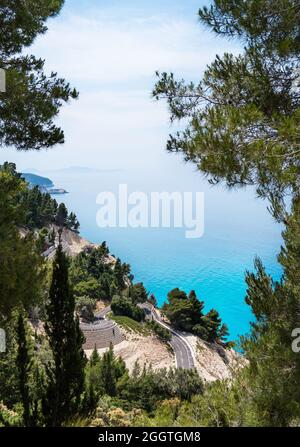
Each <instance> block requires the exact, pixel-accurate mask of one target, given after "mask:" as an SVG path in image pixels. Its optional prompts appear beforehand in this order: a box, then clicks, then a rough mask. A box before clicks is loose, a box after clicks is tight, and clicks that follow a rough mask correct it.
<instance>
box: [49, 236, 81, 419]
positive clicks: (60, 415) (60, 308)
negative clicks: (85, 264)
mask: <svg viewBox="0 0 300 447" xmlns="http://www.w3.org/2000/svg"><path fill="white" fill-rule="evenodd" d="M46 311H47V319H46V323H45V330H46V334H47V336H48V338H49V344H50V348H51V351H52V354H53V365H52V366H51V365H50V366H48V376H49V385H48V389H47V394H46V399H45V402H44V415H45V419H46V421H47V424H48V425H51V426H60V425H62V423H63V422H65V421H66V420H68V418H70V417H71V416H72V415H73V414H76V413H77V412H78V410H79V404H80V396H81V393H82V391H83V387H84V368H85V364H86V358H85V354H84V351H83V349H82V344H83V341H84V337H83V334H82V332H81V330H80V327H79V319H78V317H75V316H74V314H75V300H74V296H73V294H72V291H71V289H70V285H69V280H68V261H67V258H66V256H65V254H64V253H63V250H62V247H61V244H59V246H58V249H57V252H56V256H55V260H54V263H53V275H52V283H51V287H50V292H49V302H48V304H47V308H46Z"/></svg>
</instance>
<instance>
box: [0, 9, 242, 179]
mask: <svg viewBox="0 0 300 447" xmlns="http://www.w3.org/2000/svg"><path fill="white" fill-rule="evenodd" d="M203 4H207V1H203V0H184V1H182V0H160V1H158V0H151V1H150V0H69V1H66V4H65V7H64V8H63V11H62V13H61V15H60V16H59V17H57V18H55V19H51V20H50V21H49V22H48V26H49V30H48V33H47V34H46V35H45V36H42V37H39V38H38V39H37V40H36V42H35V44H34V45H33V46H32V47H31V48H30V49H29V50H28V52H31V53H33V54H35V55H36V56H40V57H43V58H45V59H46V62H47V63H46V69H47V71H50V70H54V71H57V72H58V73H59V75H61V76H63V77H65V78H66V79H67V80H68V81H70V83H71V84H72V85H73V86H75V87H76V88H77V89H78V90H79V92H80V97H79V99H78V100H77V101H73V102H72V103H70V105H67V106H64V107H63V109H62V110H61V112H60V115H59V118H58V122H59V124H60V125H61V126H62V127H63V128H64V130H65V135H66V143H65V144H64V145H63V146H62V145H59V146H57V147H55V148H53V149H50V150H48V151H41V152H32V151H31V152H27V153H26V152H16V151H15V150H13V149H0V162H3V161H4V160H9V161H14V162H16V163H17V167H18V169H19V170H23V169H26V168H34V169H38V170H41V171H43V170H49V169H57V168H63V167H67V166H90V167H98V168H108V169H109V168H127V167H129V166H130V167H136V168H137V169H138V168H139V166H145V164H147V166H149V167H150V168H153V167H155V166H156V165H157V164H158V163H160V164H169V163H174V161H173V160H174V157H173V160H171V156H170V155H168V154H167V153H166V152H165V143H166V139H167V136H168V134H169V133H170V131H171V130H172V129H171V128H170V124H169V120H168V113H167V109H166V106H165V104H163V103H157V102H155V101H154V100H153V99H152V98H151V95H150V92H151V90H152V88H153V85H154V83H155V74H154V73H155V71H156V70H160V71H173V72H174V73H176V74H177V75H178V76H179V77H185V78H187V79H192V80H198V79H199V78H200V77H201V72H202V71H203V69H204V68H205V66H206V64H208V63H209V62H211V61H212V60H213V59H214V57H215V55H216V54H217V53H218V54H222V53H223V52H225V51H231V52H236V51H237V46H236V45H235V44H234V43H233V42H227V41H226V40H223V39H220V38H216V37H215V36H214V35H212V34H211V33H210V32H209V31H208V30H206V29H205V27H203V26H202V25H200V24H199V21H198V17H197V11H198V8H199V6H201V5H203ZM176 163H181V158H180V159H178V158H177V159H176V161H175V164H176Z"/></svg>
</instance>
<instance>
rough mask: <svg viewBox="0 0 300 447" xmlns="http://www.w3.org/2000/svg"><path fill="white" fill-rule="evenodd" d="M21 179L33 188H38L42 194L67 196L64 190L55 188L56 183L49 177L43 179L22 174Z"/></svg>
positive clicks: (30, 174) (35, 175) (33, 175)
mask: <svg viewBox="0 0 300 447" xmlns="http://www.w3.org/2000/svg"><path fill="white" fill-rule="evenodd" d="M21 177H22V178H23V179H24V180H25V181H26V182H27V183H28V184H29V186H30V187H31V188H34V187H35V186H38V187H39V189H40V190H41V192H48V193H49V194H67V193H68V191H66V190H65V189H63V188H54V183H53V182H52V180H50V179H49V178H47V177H42V176H40V175H37V174H32V173H22V174H21Z"/></svg>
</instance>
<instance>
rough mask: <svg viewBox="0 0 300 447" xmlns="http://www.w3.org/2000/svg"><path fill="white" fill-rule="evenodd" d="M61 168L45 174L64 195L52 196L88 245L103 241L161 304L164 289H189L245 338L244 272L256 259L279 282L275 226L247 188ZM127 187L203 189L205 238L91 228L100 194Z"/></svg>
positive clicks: (181, 174) (186, 171) (185, 176)
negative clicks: (69, 213) (71, 215)
mask: <svg viewBox="0 0 300 447" xmlns="http://www.w3.org/2000/svg"><path fill="white" fill-rule="evenodd" d="M167 172H168V171H166V172H165V173H163V175H162V172H160V173H156V172H153V170H152V171H151V172H147V169H145V170H144V171H143V172H142V173H140V175H138V174H137V172H129V171H121V170H120V171H115V172H114V171H103V172H101V171H99V172H94V171H89V170H86V171H85V170H76V169H70V170H64V171H53V172H47V171H45V172H44V174H46V175H47V176H48V177H50V178H51V179H52V180H53V181H54V183H55V185H56V186H58V187H62V188H65V189H66V190H68V191H69V194H67V195H64V196H56V198H57V199H58V200H59V201H63V202H65V203H66V205H67V207H68V208H69V210H73V211H74V212H75V213H76V214H77V216H78V218H79V220H80V223H81V234H82V235H83V236H84V237H86V238H87V239H89V240H90V241H92V242H102V241H103V240H105V241H107V243H108V245H109V247H110V250H111V252H112V253H113V254H115V255H117V256H119V257H120V258H121V259H122V261H123V262H128V263H130V264H131V267H132V271H133V274H134V276H135V280H136V281H142V282H143V283H144V284H145V286H146V288H147V290H148V291H149V292H151V293H154V295H155V296H156V298H157V300H158V302H159V304H162V303H163V302H164V301H165V299H166V295H167V293H168V291H169V290H171V289H172V288H174V287H180V288H182V289H184V290H185V291H187V292H189V291H190V290H191V289H194V290H195V291H196V292H197V295H198V296H199V297H200V298H201V299H202V300H204V301H205V303H206V309H210V308H211V307H214V308H216V309H217V310H218V311H219V312H220V314H221V316H222V318H223V320H224V322H226V323H227V324H228V326H229V329H230V337H231V339H237V337H238V335H242V334H245V333H246V332H247V331H248V330H249V322H250V321H251V319H252V315H251V312H250V310H249V308H248V306H247V305H246V304H245V303H244V297H245V290H246V287H245V282H244V274H245V270H246V269H250V270H251V269H252V268H253V259H254V257H255V256H256V255H258V256H260V257H261V258H262V260H263V262H264V264H265V265H266V267H267V269H268V271H269V273H270V274H272V275H273V276H274V277H275V278H278V277H279V276H280V266H279V265H278V264H277V261H276V255H277V253H278V251H279V248H280V244H281V228H280V226H279V225H278V224H277V223H275V222H274V221H273V220H272V218H271V216H270V215H269V213H268V212H267V209H266V207H267V204H266V203H264V202H263V201H261V200H259V199H256V198H255V194H254V192H253V190H251V189H247V190H239V191H228V190H226V188H224V187H220V186H218V187H211V186H209V184H208V183H207V181H206V180H205V179H202V178H201V176H200V175H199V174H198V173H196V172H194V171H193V169H192V168H191V167H190V166H183V165H182V166H181V167H180V168H179V169H178V170H177V171H176V172H173V173H168V174H167ZM120 183H127V184H128V190H129V192H132V191H145V192H150V191H158V192H161V191H168V192H172V191H193V192H196V191H201V192H204V194H205V232H204V236H203V237H202V238H200V239H186V238H185V230H184V229H177V228H176V229H174V228H171V229H165V228H160V229H151V228H149V229H147V228H143V229H131V228H125V229H124V228H106V229H100V228H98V226H97V224H96V213H97V210H98V209H99V206H98V205H97V204H96V196H97V194H98V193H99V192H101V191H113V192H114V191H117V190H118V185H119V184H120Z"/></svg>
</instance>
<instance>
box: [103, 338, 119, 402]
mask: <svg viewBox="0 0 300 447" xmlns="http://www.w3.org/2000/svg"><path fill="white" fill-rule="evenodd" d="M101 373H102V374H101V375H102V381H103V388H104V391H105V393H106V394H108V395H109V396H115V395H116V391H117V390H116V374H115V365H114V351H113V345H112V343H111V344H110V347H109V350H108V351H107V352H105V353H104V355H103V359H102V365H101Z"/></svg>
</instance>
